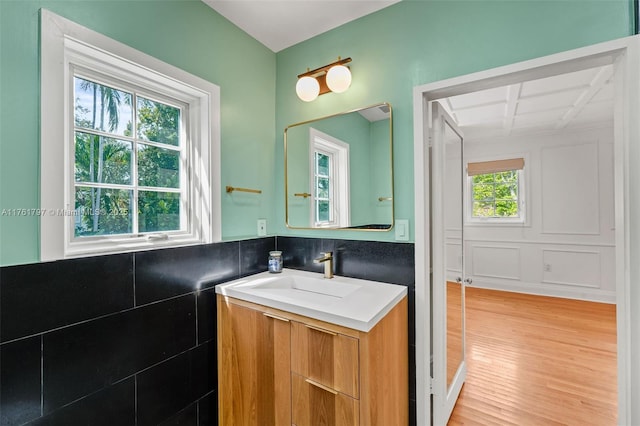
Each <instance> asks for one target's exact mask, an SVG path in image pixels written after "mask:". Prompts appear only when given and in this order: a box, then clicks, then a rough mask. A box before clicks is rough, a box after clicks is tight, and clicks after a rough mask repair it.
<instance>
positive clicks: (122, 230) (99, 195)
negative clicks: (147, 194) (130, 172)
mask: <svg viewBox="0 0 640 426" xmlns="http://www.w3.org/2000/svg"><path fill="white" fill-rule="evenodd" d="M132 198H133V191H130V190H126V189H111V188H89V187H83V186H79V187H76V197H75V205H76V210H75V216H74V219H75V232H74V235H75V236H76V237H83V236H92V235H113V234H127V233H130V232H131V227H132V220H131V213H130V212H131V209H130V207H131V200H132Z"/></svg>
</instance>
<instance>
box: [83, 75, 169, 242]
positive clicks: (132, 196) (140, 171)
mask: <svg viewBox="0 0 640 426" xmlns="http://www.w3.org/2000/svg"><path fill="white" fill-rule="evenodd" d="M134 102H135V104H136V108H135V110H136V114H135V115H136V117H135V119H134V114H133V103H134ZM74 108H75V114H74V115H75V128H76V130H75V182H76V189H75V213H76V217H75V236H76V237H81V236H94V235H113V234H126V233H132V232H158V231H171V230H178V229H180V193H179V192H176V190H178V189H180V168H181V157H180V153H181V151H180V149H181V147H180V116H181V110H180V109H179V108H176V107H173V106H170V105H165V104H162V103H160V102H155V101H151V100H149V99H146V98H143V97H139V96H136V95H135V94H134V93H128V92H125V91H122V90H117V89H114V88H111V87H108V86H106V85H103V84H100V83H96V82H92V81H89V80H86V79H82V78H79V77H76V78H75V105H74ZM134 127H135V128H136V129H137V130H136V135H134V132H133V128H134ZM134 136H135V137H134ZM134 154H135V155H134ZM134 158H135V159H137V161H136V162H135V164H134V161H135V160H134ZM134 176H137V179H136V181H134ZM137 187H144V190H142V189H140V190H137V189H136V188H137ZM136 198H137V204H136V202H135V200H136ZM134 214H135V215H137V219H138V226H137V228H138V229H137V230H135V229H133V228H134V220H133V218H134Z"/></svg>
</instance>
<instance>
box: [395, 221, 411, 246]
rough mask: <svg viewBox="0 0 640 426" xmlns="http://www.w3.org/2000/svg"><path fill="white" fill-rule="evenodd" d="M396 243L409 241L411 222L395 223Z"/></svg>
mask: <svg viewBox="0 0 640 426" xmlns="http://www.w3.org/2000/svg"><path fill="white" fill-rule="evenodd" d="M395 228H396V241H409V221H408V220H407V219H397V220H396V223H395Z"/></svg>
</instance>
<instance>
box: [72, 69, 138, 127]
mask: <svg viewBox="0 0 640 426" xmlns="http://www.w3.org/2000/svg"><path fill="white" fill-rule="evenodd" d="M74 84H75V93H74V98H75V104H74V111H75V113H74V116H75V125H76V126H77V127H84V128H87V129H95V130H101V131H103V132H108V133H113V134H115V135H120V136H131V122H132V117H133V114H132V109H131V93H127V92H123V91H122V90H118V89H114V88H112V87H109V86H104V85H102V84H99V83H95V82H93V81H89V80H85V79H82V78H80V77H74Z"/></svg>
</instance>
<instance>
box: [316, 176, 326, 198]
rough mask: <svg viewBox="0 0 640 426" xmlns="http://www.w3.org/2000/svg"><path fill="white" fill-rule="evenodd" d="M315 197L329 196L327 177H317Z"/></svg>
mask: <svg viewBox="0 0 640 426" xmlns="http://www.w3.org/2000/svg"><path fill="white" fill-rule="evenodd" d="M316 198H329V179H328V178H318V193H317V194H316Z"/></svg>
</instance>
